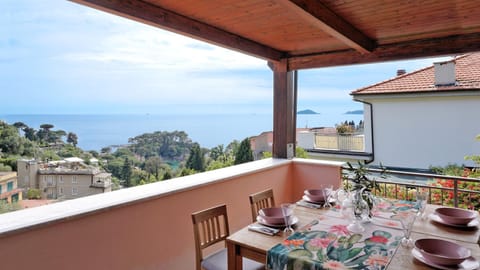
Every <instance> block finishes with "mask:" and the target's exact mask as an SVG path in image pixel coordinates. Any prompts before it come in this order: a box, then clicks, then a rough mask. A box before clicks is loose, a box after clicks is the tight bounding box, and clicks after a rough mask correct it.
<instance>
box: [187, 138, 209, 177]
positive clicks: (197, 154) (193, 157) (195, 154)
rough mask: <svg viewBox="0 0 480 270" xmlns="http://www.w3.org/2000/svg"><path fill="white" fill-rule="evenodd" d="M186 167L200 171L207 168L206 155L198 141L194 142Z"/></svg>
mask: <svg viewBox="0 0 480 270" xmlns="http://www.w3.org/2000/svg"><path fill="white" fill-rule="evenodd" d="M185 167H186V168H187V169H192V170H195V171H198V172H203V171H204V170H205V162H204V157H203V154H202V150H201V149H200V145H199V144H198V143H194V144H193V146H192V148H191V149H190V155H189V156H188V159H187V163H186V164H185Z"/></svg>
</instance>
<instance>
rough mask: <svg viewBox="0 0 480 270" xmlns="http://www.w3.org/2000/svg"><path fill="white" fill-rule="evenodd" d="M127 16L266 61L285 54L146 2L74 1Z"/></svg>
mask: <svg viewBox="0 0 480 270" xmlns="http://www.w3.org/2000/svg"><path fill="white" fill-rule="evenodd" d="M70 1H72V2H76V3H79V4H83V5H86V6H90V7H93V8H96V9H100V10H103V11H106V12H109V13H113V14H116V15H119V16H122V17H127V18H129V19H133V20H136V21H140V22H143V23H146V24H149V25H152V26H156V27H159V28H163V29H166V30H169V31H173V32H176V33H179V34H182V35H186V36H189V37H192V38H195V39H199V40H203V41H206V42H209V43H213V44H216V45H218V46H221V47H226V48H229V49H233V50H236V51H239V52H242V53H245V54H249V55H253V56H256V57H260V58H263V59H266V60H272V61H279V60H280V59H281V58H283V57H284V53H283V52H281V51H278V50H275V49H272V48H270V47H268V46H265V45H262V44H260V43H257V42H254V41H252V40H249V39H246V38H243V37H241V36H239V35H235V34H232V33H229V32H226V31H223V30H221V29H219V28H216V27H213V26H210V25H208V24H205V23H201V22H199V21H195V20H193V19H191V18H188V17H185V16H182V15H179V14H176V13H174V12H171V11H169V10H166V9H163V8H161V7H159V6H155V5H152V4H149V3H146V2H143V1H124V0H70Z"/></svg>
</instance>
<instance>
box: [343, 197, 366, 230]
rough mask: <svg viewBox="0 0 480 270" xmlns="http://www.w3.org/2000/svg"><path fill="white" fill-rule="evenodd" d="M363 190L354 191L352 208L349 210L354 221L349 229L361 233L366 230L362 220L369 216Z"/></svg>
mask: <svg viewBox="0 0 480 270" xmlns="http://www.w3.org/2000/svg"><path fill="white" fill-rule="evenodd" d="M362 191H363V189H362V190H357V191H356V192H354V193H353V196H352V199H351V210H350V211H349V212H348V213H349V216H350V218H351V220H352V219H353V223H351V224H349V225H348V226H347V229H348V230H349V231H351V232H353V233H361V232H364V231H365V228H364V227H363V226H362V223H361V221H362V220H364V219H366V218H367V217H368V213H369V210H368V203H367V202H366V201H365V200H364V199H363V198H362Z"/></svg>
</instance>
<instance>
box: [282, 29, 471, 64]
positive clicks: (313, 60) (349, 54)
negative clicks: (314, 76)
mask: <svg viewBox="0 0 480 270" xmlns="http://www.w3.org/2000/svg"><path fill="white" fill-rule="evenodd" d="M474 51H480V33H473V34H466V35H454V36H448V37H442V38H431V39H422V40H414V41H407V42H402V43H393V44H385V45H380V46H378V47H377V48H376V49H375V50H374V51H373V52H372V53H370V54H361V53H358V52H356V51H354V50H345V51H335V52H326V53H321V54H313V55H303V56H292V57H290V58H289V59H288V67H289V70H298V69H308V68H320V67H332V66H340V65H353V64H367V63H375V62H384V61H393V60H404V59H412V58H422V57H432V56H442V55H451V54H461V53H467V52H474Z"/></svg>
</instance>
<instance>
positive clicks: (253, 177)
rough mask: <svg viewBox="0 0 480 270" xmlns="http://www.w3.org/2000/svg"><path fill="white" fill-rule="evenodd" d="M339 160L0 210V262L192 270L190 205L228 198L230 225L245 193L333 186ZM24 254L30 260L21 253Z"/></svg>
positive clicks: (277, 163)
mask: <svg viewBox="0 0 480 270" xmlns="http://www.w3.org/2000/svg"><path fill="white" fill-rule="evenodd" d="M341 166H342V163H340V162H322V161H312V160H303V159H294V160H284V159H266V160H260V161H256V162H251V163H246V164H242V165H237V166H233V167H229V168H224V169H220V170H215V171H210V172H206V173H200V174H196V175H191V176H186V177H181V178H176V179H172V180H168V181H163V182H158V183H153V184H148V185H143V186H138V187H134V188H129V189H123V190H120V191H115V192H110V193H105V194H99V195H93V196H88V197H84V198H80V199H75V200H70V201H64V202H59V203H56V204H51V205H46V206H42V207H37V208H31V209H25V210H21V211H17V212H11V213H7V214H4V215H1V216H0V235H1V241H0V250H2V252H1V253H0V261H1V262H2V267H5V268H16V269H32V268H41V269H192V268H193V267H194V256H195V252H194V243H193V229H192V224H191V219H190V214H191V213H192V212H195V211H198V210H201V209H205V208H208V207H211V206H214V205H218V204H222V203H226V204H227V208H228V212H229V213H228V214H229V219H230V220H229V221H230V227H231V231H232V232H233V231H236V230H238V229H239V228H241V227H244V226H245V225H247V224H249V223H250V222H251V214H250V205H249V201H248V195H250V194H252V193H255V192H257V191H259V190H264V189H266V188H270V187H272V188H273V190H274V193H275V197H276V198H278V201H279V202H281V201H293V200H295V199H296V198H300V197H301V194H302V193H303V190H304V189H305V188H307V187H311V186H315V185H318V183H320V182H328V183H332V184H335V185H337V186H338V185H339V184H340V181H341ZM26 258H28V259H26Z"/></svg>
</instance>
